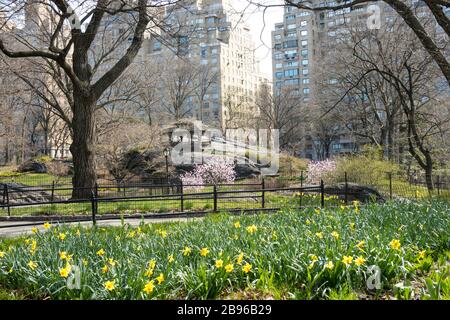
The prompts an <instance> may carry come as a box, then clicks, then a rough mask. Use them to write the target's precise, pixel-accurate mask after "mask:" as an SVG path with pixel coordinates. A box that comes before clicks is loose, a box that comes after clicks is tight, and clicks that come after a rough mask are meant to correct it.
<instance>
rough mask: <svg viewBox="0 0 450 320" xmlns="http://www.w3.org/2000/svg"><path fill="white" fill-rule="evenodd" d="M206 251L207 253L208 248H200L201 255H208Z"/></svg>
mask: <svg viewBox="0 0 450 320" xmlns="http://www.w3.org/2000/svg"><path fill="white" fill-rule="evenodd" d="M208 253H209V250H208V248H202V249H200V255H201V256H202V257H206V256H207V255H208Z"/></svg>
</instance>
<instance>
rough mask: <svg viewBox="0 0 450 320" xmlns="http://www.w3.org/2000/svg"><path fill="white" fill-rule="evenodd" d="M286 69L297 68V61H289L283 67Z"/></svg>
mask: <svg viewBox="0 0 450 320" xmlns="http://www.w3.org/2000/svg"><path fill="white" fill-rule="evenodd" d="M284 66H285V67H286V68H290V67H298V61H289V62H288V63H286V64H285V65H284Z"/></svg>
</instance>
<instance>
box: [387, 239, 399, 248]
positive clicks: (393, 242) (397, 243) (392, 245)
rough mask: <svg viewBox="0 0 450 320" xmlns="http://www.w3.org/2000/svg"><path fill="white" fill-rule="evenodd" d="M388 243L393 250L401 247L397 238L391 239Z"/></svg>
mask: <svg viewBox="0 0 450 320" xmlns="http://www.w3.org/2000/svg"><path fill="white" fill-rule="evenodd" d="M389 245H390V246H391V248H392V249H393V250H400V247H401V243H400V240H397V239H393V240H392V241H391V243H389Z"/></svg>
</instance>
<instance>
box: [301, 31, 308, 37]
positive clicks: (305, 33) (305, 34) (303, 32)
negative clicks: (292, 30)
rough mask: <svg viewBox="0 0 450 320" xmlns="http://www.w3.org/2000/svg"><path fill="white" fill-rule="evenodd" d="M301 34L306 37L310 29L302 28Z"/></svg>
mask: <svg viewBox="0 0 450 320" xmlns="http://www.w3.org/2000/svg"><path fill="white" fill-rule="evenodd" d="M300 35H301V36H302V37H306V36H307V35H308V31H306V30H302V31H301V32H300Z"/></svg>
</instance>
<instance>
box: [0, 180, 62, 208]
mask: <svg viewBox="0 0 450 320" xmlns="http://www.w3.org/2000/svg"><path fill="white" fill-rule="evenodd" d="M5 185H6V186H7V187H8V198H9V203H10V204H23V205H27V204H30V203H36V202H49V201H51V200H52V199H53V200H60V199H59V197H56V196H55V195H54V196H53V197H52V194H51V191H40V190H42V189H45V188H43V187H30V186H26V185H24V184H21V183H9V182H8V183H0V204H6V201H5V200H6V197H5V196H4V194H5V192H4V191H5ZM4 199H5V200H4Z"/></svg>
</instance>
